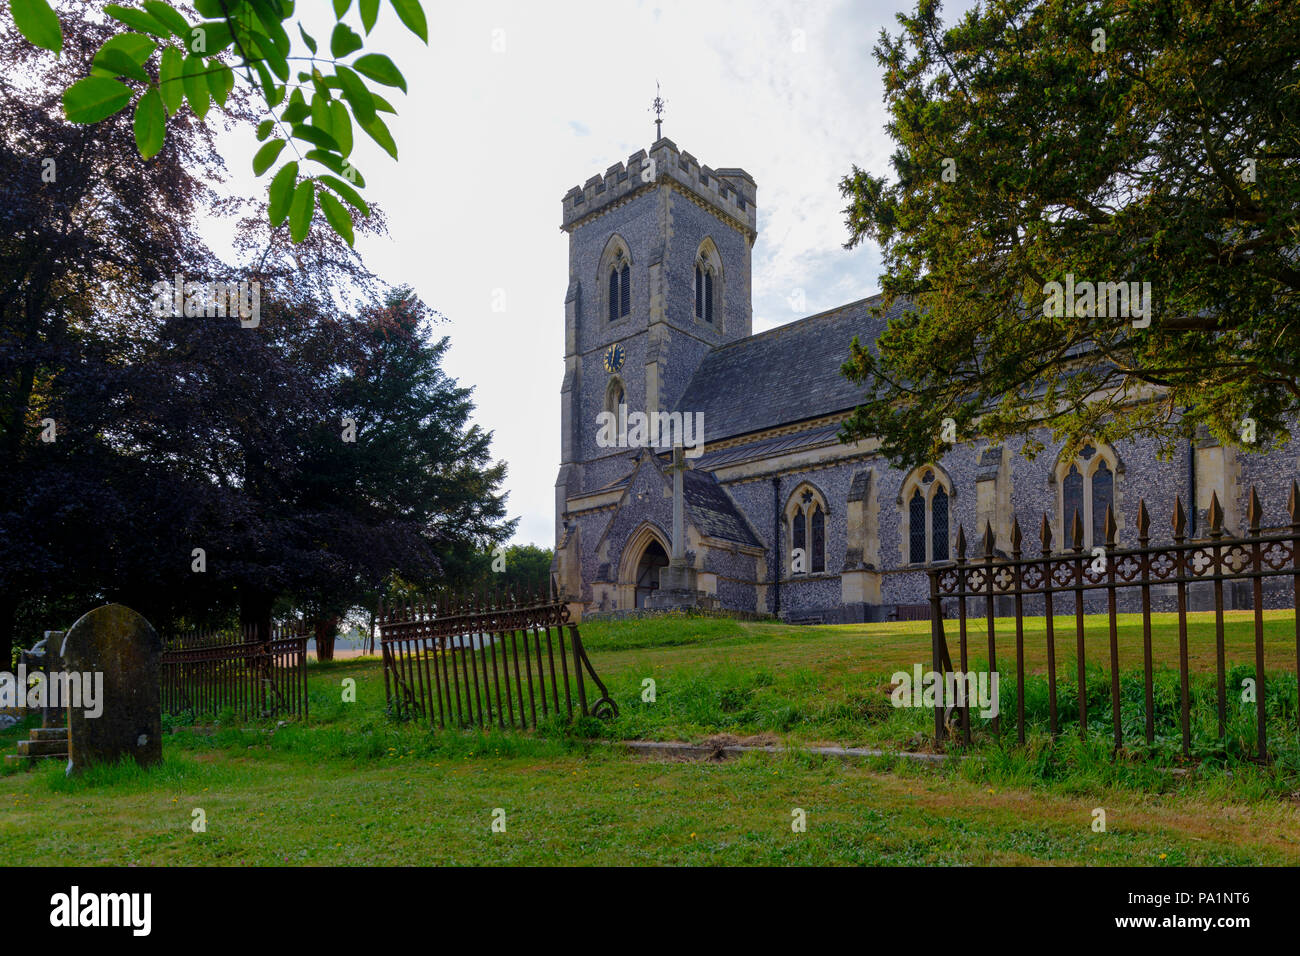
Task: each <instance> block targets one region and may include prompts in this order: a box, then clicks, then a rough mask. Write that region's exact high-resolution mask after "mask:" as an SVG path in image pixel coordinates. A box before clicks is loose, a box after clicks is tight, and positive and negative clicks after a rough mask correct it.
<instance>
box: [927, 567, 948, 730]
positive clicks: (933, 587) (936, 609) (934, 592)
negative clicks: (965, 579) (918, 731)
mask: <svg viewBox="0 0 1300 956" xmlns="http://www.w3.org/2000/svg"><path fill="white" fill-rule="evenodd" d="M926 574H927V575H928V576H929V578H930V671H931V673H933V674H936V675H938V676H939V677H940V682H939V687H938V694H937V696H936V700H935V705H934V739H935V743H936V744H937V743H941V742H942V741H943V739H944V731H945V729H946V728H945V727H944V725H943V711H944V705H945V703H946V700H945V699H944V683H943V680H942V678H943V663H942V661H941V660H940V659H939V629H940V627H941V626H942V625H941V619H942V616H943V615H942V613H941V608H940V603H939V569H938V568H927V569H926Z"/></svg>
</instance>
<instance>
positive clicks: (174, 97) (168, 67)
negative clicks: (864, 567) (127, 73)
mask: <svg viewBox="0 0 1300 956" xmlns="http://www.w3.org/2000/svg"><path fill="white" fill-rule="evenodd" d="M184 67H185V56H184V54H182V53H181V51H180V50H178V49H176V47H174V46H169V47H167V49H165V50H163V54H162V64H161V65H160V66H159V68H158V91H159V93H160V94H161V95H162V101H163V106H165V107H167V112H168V113H170V114H172V115H173V116H174V115H175V114H176V111H177V110H179V109H180V108H181V103H183V102H184V101H185V87H184V85H183V83H182V77H183V75H184Z"/></svg>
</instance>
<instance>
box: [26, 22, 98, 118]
mask: <svg viewBox="0 0 1300 956" xmlns="http://www.w3.org/2000/svg"><path fill="white" fill-rule="evenodd" d="M9 9H10V10H11V11H12V12H13V15H14V26H16V27H17V28H18V32H19V33H21V34H22V35H23V37H24V38H25V39H26V40H27V42H28V43H30V44H32V45H33V46H38V47H40V48H41V49H42V50H51V51H53V52H54V53H59V52H61V51H62V50H63V28H62V27H60V26H59V18H58V16H57V15H56V14H55V13H54V11H53V10H52V9H50V5H49V3H48V2H46V0H10V2H9ZM109 115H110V116H111V115H112V114H111V113H110V114H109Z"/></svg>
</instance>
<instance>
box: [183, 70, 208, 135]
mask: <svg viewBox="0 0 1300 956" xmlns="http://www.w3.org/2000/svg"><path fill="white" fill-rule="evenodd" d="M206 70H207V65H206V64H205V63H204V62H203V59H202V58H201V57H198V56H194V55H190V56H187V57H186V58H185V63H184V64H183V65H182V69H181V78H182V84H183V85H184V87H185V99H186V100H188V101H189V104H190V109H192V110H193V111H194V115H195V116H197V117H198V118H199V119H203V117H205V116H207V115H208V95H209V90H208V81H207V77H206V76H205V75H204V74H205V72H206Z"/></svg>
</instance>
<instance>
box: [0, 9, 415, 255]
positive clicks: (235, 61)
mask: <svg viewBox="0 0 1300 956" xmlns="http://www.w3.org/2000/svg"><path fill="white" fill-rule="evenodd" d="M391 2H392V6H393V9H394V11H395V13H396V14H397V16H398V18H399V19H400V20H401V21H402V23H403V24H405V25H406V27H407V28H408V29H409V30H411V32H413V33H415V34H416V35H417V36H418V37H419V38H420V39H421V40H423V41H424V42H425V43H426V44H427V43H428V42H429V31H428V25H427V23H426V21H425V18H424V12H423V10H422V9H421V7H420V4H419V2H418V0H391ZM379 6H380V4H379V2H378V0H362V2H361V3H360V4H359V5H358V19H359V20H360V22H361V25H362V28H363V29H364V30H365V32H366V33H367V34H369V33H370V31H371V29H373V27H374V25H375V23H376V21H377V19H378V16H379ZM350 8H351V3H350V2H348V3H342V2H336V3H335V4H334V13H335V18H336V19H337V21H338V22H337V23H336V24H335V27H334V30H333V33H332V34H331V36H330V42H329V55H328V56H326V55H325V54H324V53H322V52H320V51H319V50H318V44H317V42H316V39H315V38H314V37H312V36H311V35H310V34H308V33H307V31H306V30H305V29H303V27H302V24H301V23H299V24H297V31H296V32H297V34H298V38H299V40H300V41H301V43H302V45H303V47H305V49H306V51H307V55H306V56H298V55H295V51H294V42H293V40H292V39H291V37H290V34H289V31H288V30H287V29H286V28H285V24H286V23H288V22H289V21H290V19H291V18H292V17H293V13H294V3H293V0H195V2H194V9H195V10H197V12H198V13H199V15H200V17H202V18H203V19H200V20H197V21H193V22H192V21H191V20H190V19H189V18H188V16H187V15H186V13H185V12H183V11H182V10H181V9H180V8H179V5H178V4H174V3H170V2H166V0H144V2H143V4H142V7H128V6H124V5H122V4H116V3H112V4H108V5H107V6H106V7H105V8H104V10H105V12H106V13H107V14H108V15H109V16H110V17H112V18H113V19H114V20H116V21H117V22H118V23H120V24H122V25H123V26H124V27H127V28H129V30H128V32H123V33H117V34H115V35H113V36H111V37H109V39H107V40H105V41H104V43H103V45H102V46H101V47H100V48H99V51H98V52H97V53H96V54H95V57H94V60H93V63H92V66H91V69H90V75H89V76H86V77H84V78H82V79H80V80H77V81H76V82H74V83H72V84H70V85H69V86H68V87H67V89H66V91H65V93H64V96H63V106H64V110H65V112H66V115H67V117H68V119H69V120H70V121H72V122H74V123H99V122H102V121H103V120H106V119H108V118H109V117H111V116H113V115H115V114H116V113H118V112H119V111H121V110H123V109H126V107H127V106H129V105H130V104H131V103H132V102H134V103H135V104H136V106H135V110H134V116H135V124H134V130H135V143H136V148H137V149H138V150H139V153H140V155H141V156H142V157H143V158H145V159H150V158H152V157H154V156H156V155H157V154H158V152H159V151H160V150H161V149H162V147H163V143H164V141H165V138H166V132H167V119H168V116H171V117H175V116H176V115H177V114H178V113H179V112H180V110H181V108H182V106H183V105H185V104H188V105H189V109H190V111H191V112H193V114H194V115H195V116H197V117H198V118H199V119H200V120H203V119H204V118H205V117H206V116H207V113H208V110H209V109H210V108H211V107H212V106H213V105H214V104H215V105H216V106H218V107H223V108H224V107H225V106H226V103H227V99H228V97H229V96H230V93H231V91H232V90H233V89H234V88H235V84H236V82H237V81H238V80H239V79H241V78H242V79H243V80H244V82H245V83H246V84H247V85H248V87H249V88H250V89H251V90H254V91H256V92H257V93H259V94H260V95H261V98H262V101H263V103H264V106H265V111H266V113H268V114H270V118H269V119H267V120H266V121H265V122H264V123H263V124H262V125H261V126H260V127H259V129H258V139H259V140H267V143H266V145H265V146H263V147H262V148H261V149H260V150H258V153H257V155H256V157H254V160H253V171H254V173H256V174H257V175H258V176H261V175H263V174H265V173H266V172H267V171H268V170H269V169H270V168H271V166H272V165H273V164H274V162H275V160H276V159H277V158H278V157H279V155H280V153H281V152H282V151H283V150H284V148H285V147H286V146H288V147H289V148H290V151H291V153H292V154H293V155H294V156H295V157H296V158H295V159H294V160H293V161H292V162H290V163H286V165H285V166H283V167H281V169H280V171H279V172H278V173H277V174H276V176H274V177H273V178H272V180H271V187H270V189H271V203H270V205H271V208H272V209H273V210H276V209H279V208H281V207H282V206H283V205H284V202H285V197H286V196H287V195H292V196H293V201H292V203H290V207H289V208H290V218H289V223H290V232H291V234H292V235H293V237H294V242H301V241H302V240H303V238H304V237H305V236H306V235H307V230H308V229H309V228H310V227H311V222H312V218H313V216H314V214H315V210H316V208H317V204H316V202H315V199H316V196H317V193H316V190H317V187H318V186H319V187H324V190H330V191H332V192H333V193H334V194H337V196H338V198H335V197H334V195H331V194H330V193H329V192H325V191H322V192H321V193H320V199H321V202H320V209H321V211H322V212H323V213H324V214H325V219H326V221H327V222H328V223H329V225H330V227H331V228H332V229H334V231H335V232H337V233H338V234H339V235H340V236H342V237H343V238H344V239H345V240H346V241H347V242H348V244H349V245H351V244H352V241H353V237H354V229H353V225H352V212H350V211H349V210H348V209H347V208H345V206H344V203H346V204H347V205H348V206H350V207H351V209H352V211H354V212H355V213H356V214H358V215H360V216H363V217H364V216H368V215H369V214H370V208H369V206H368V205H367V204H366V202H365V201H364V200H363V199H362V198H361V194H360V193H359V192H358V189H359V188H361V187H364V186H365V179H364V177H362V176H361V174H360V172H358V171H357V169H356V167H354V166H353V165H352V163H351V162H350V160H349V158H348V157H349V156H350V155H351V153H352V147H353V137H352V125H353V121H354V120H355V122H356V125H357V126H358V127H359V128H360V129H361V130H362V131H363V132H364V133H366V135H368V136H369V137H370V138H371V139H373V140H374V141H375V142H376V143H378V144H379V145H380V146H381V147H382V148H383V149H384V151H385V152H387V153H388V154H389V155H391V156H392V157H393V158H394V159H396V158H397V144H396V143H395V142H394V140H393V137H392V134H391V133H390V132H389V130H388V126H387V124H386V123H385V122H384V120H383V119H382V118H381V117H380V115H379V114H380V113H390V114H391V113H395V112H396V111H395V110H394V108H393V107H392V105H391V104H390V103H389V102H388V101H387V100H386V99H384V97H382V96H381V95H380V94H379V93H378V92H376V91H375V90H373V89H371V87H370V86H368V85H367V84H366V82H365V80H363V79H362V77H365V78H366V79H368V80H370V81H371V83H374V84H377V85H379V86H387V87H394V88H397V89H400V90H401V91H402V92H403V93H405V92H406V79H405V78H404V77H403V76H402V73H401V71H400V70H398V68H397V66H396V64H394V63H393V61H392V60H391V59H389V58H388V57H387V56H385V55H384V54H382V53H363V54H361V55H360V56H357V57H355V58H354V59H352V60H351V61H350V64H349V65H344V63H343V61H344V60H345V59H347V58H348V57H352V56H353V54H356V53H358V52H359V51H361V50H362V49H363V47H364V45H365V41H364V40H363V39H362V37H361V36H360V35H359V34H358V33H356V31H354V30H353V29H352V28H351V27H350V26H349V25H348V24H346V23H344V22H343V20H344V17H345V16H346V15H347V13H348V11H349V9H350ZM11 10H12V13H13V17H14V24H15V26H17V28H18V30H19V32H21V33H22V35H23V36H24V37H25V38H26V39H27V40H28V42H30V43H32V44H33V45H35V46H37V47H40V48H42V49H45V50H50V51H52V52H54V53H59V52H60V51H61V50H62V48H63V32H62V28H61V26H60V23H59V19H58V16H57V15H56V14H55V12H54V11H53V9H52V8H51V6H50V4H49V0H14V2H13V3H12V4H11ZM299 60H302V61H305V66H304V69H301V70H299V71H298V72H297V73H296V74H294V75H293V78H292V80H291V79H290V72H291V71H290V63H291V62H295V61H299ZM308 97H310V98H308ZM277 110H278V111H279V112H278V114H277V113H276V111H277ZM268 137H270V138H269V139H268ZM302 163H313V164H315V165H316V166H319V167H321V169H322V170H323V171H324V172H323V173H322V172H316V173H314V174H308V173H306V172H305V171H302V170H301V169H300V164H302ZM286 169H291V170H292V172H290V173H285V174H284V175H281V174H282V173H284V171H285V170H286ZM300 172H301V173H302V178H301V179H299V175H300ZM326 173H334V174H336V176H338V177H342V180H345V181H346V182H344V181H341V180H340V179H338V178H336V176H332V175H326ZM326 196H328V197H329V198H328V199H326V198H325V197H326ZM340 199H341V200H342V202H340ZM283 221H284V219H283V217H281V218H280V219H279V220H278V221H277V220H274V219H273V222H274V224H275V225H279V224H280V223H281V222H283Z"/></svg>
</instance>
